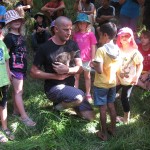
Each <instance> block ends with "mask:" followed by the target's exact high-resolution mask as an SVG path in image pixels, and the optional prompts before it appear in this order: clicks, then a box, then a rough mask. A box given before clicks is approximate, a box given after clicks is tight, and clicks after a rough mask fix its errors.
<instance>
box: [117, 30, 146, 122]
mask: <svg viewBox="0 0 150 150" xmlns="http://www.w3.org/2000/svg"><path fill="white" fill-rule="evenodd" d="M117 45H118V46H119V48H120V53H121V57H122V59H121V60H122V64H121V67H120V68H119V71H118V73H117V76H118V79H119V80H118V81H119V85H118V86H117V88H116V92H118V91H119V90H120V89H122V92H121V102H122V106H123V110H124V117H117V121H119V122H120V121H121V122H124V123H129V119H130V104H129V98H130V95H131V91H132V88H133V85H136V84H137V82H138V79H139V76H140V74H141V72H142V69H143V63H142V62H143V56H142V55H141V53H140V52H139V51H138V47H137V45H136V43H135V40H134V36H133V32H132V30H131V29H130V28H128V27H124V28H122V29H120V30H119V32H118V37H117Z"/></svg>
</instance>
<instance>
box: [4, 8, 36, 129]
mask: <svg viewBox="0 0 150 150" xmlns="http://www.w3.org/2000/svg"><path fill="white" fill-rule="evenodd" d="M5 21H6V22H5V23H6V25H7V27H9V33H8V34H7V35H6V37H5V38H4V42H5V44H6V46H7V48H8V49H9V54H10V59H9V65H10V71H11V73H12V86H13V102H14V111H13V114H14V115H21V117H20V120H21V121H22V122H23V123H24V124H25V125H27V126H35V125H36V123H35V122H33V121H32V120H31V119H30V118H29V117H28V115H27V113H26V112H25V109H24V104H23V99H22V94H23V80H24V79H25V77H26V71H27V51H26V46H25V41H24V38H23V36H22V35H21V34H20V30H21V27H22V24H23V18H22V17H20V16H19V14H18V13H17V11H15V10H9V11H7V12H6V14H5Z"/></svg>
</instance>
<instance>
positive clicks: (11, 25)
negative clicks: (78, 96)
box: [0, 0, 150, 143]
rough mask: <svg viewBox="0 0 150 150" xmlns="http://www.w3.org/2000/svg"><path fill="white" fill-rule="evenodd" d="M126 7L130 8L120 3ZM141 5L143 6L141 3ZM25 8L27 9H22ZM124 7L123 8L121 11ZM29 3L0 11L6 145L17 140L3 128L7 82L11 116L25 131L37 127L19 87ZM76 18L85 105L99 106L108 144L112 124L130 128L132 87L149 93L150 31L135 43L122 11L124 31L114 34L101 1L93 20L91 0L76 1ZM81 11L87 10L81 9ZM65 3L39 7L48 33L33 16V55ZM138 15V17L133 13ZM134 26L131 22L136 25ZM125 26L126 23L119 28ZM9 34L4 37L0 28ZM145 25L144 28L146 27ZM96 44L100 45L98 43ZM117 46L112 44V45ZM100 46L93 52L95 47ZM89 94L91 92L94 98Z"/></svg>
mask: <svg viewBox="0 0 150 150" xmlns="http://www.w3.org/2000/svg"><path fill="white" fill-rule="evenodd" d="M121 3H123V4H124V5H125V6H128V5H129V0H127V2H125V1H122V2H121ZM140 4H141V5H143V2H142V1H141V3H140ZM24 5H25V6H24ZM134 5H136V8H139V7H140V6H139V4H137V2H136V4H134ZM125 6H124V7H125ZM32 7H33V2H32V1H31V0H28V1H27V2H25V1H20V2H19V3H18V4H17V5H16V8H15V9H14V10H8V11H7V12H6V8H5V7H4V6H0V119H1V123H2V129H1V131H2V132H3V134H1V133H0V142H1V143H5V142H7V141H8V139H10V140H13V139H14V138H15V137H14V135H13V134H12V132H11V131H10V130H9V128H8V127H7V94H8V89H9V85H10V83H11V84H12V87H13V92H12V99H13V106H14V107H13V115H14V116H19V117H20V121H21V122H23V123H24V124H25V125H26V126H35V125H36V123H35V122H34V121H33V120H32V119H31V118H30V117H29V116H28V114H27V112H26V111H25V108H24V104H23V97H22V95H23V83H24V80H25V79H26V74H27V48H26V41H25V38H24V37H23V35H22V28H23V24H24V21H25V19H24V16H25V11H26V10H27V11H28V12H30V11H31V8H32ZM74 7H75V9H76V10H77V18H76V21H75V22H74V29H75V30H74V31H73V32H72V36H71V37H72V40H73V41H75V42H76V43H77V44H78V47H79V50H80V57H81V59H82V69H83V73H84V80H85V96H86V100H88V101H90V102H91V101H94V105H95V106H97V107H99V111H100V124H101V129H100V130H99V131H98V132H97V133H96V134H97V136H98V137H99V138H100V139H101V140H103V141H106V140H107V139H108V138H107V132H108V133H110V134H111V135H112V136H114V135H115V134H116V122H118V121H119V122H123V123H125V124H128V123H129V121H130V103H129V99H130V96H131V92H132V89H133V86H134V85H138V86H140V87H142V88H143V89H145V90H150V61H149V60H150V31H148V30H144V31H142V33H141V36H140V41H138V43H136V39H135V37H134V32H135V31H136V30H137V28H136V26H135V23H134V27H133V30H134V32H133V30H132V25H133V22H132V21H131V28H129V27H128V25H127V22H128V21H126V20H127V16H125V15H124V14H123V13H125V14H126V12H124V11H123V8H124V7H122V9H121V10H122V11H121V15H122V16H123V17H122V24H121V25H122V26H121V28H120V29H119V31H118V32H117V26H116V25H115V23H112V22H114V21H112V19H113V18H114V17H115V8H114V7H113V6H110V5H109V0H103V1H102V6H101V7H100V8H99V9H98V11H97V15H96V19H94V10H95V7H94V4H93V3H91V2H90V1H85V0H77V1H76V2H75V6H74ZM81 7H85V8H86V9H85V8H84V9H82V8H81ZM64 9H65V4H64V2H63V1H62V0H51V1H50V2H49V3H47V4H46V5H45V6H43V7H42V9H41V10H42V11H43V12H47V13H48V15H49V18H48V20H51V21H52V22H51V26H50V28H51V31H50V32H49V28H48V26H47V24H46V16H45V14H44V13H42V12H38V13H37V14H35V16H34V19H35V24H34V31H33V33H32V35H31V39H32V40H31V45H32V48H33V50H34V51H35V52H37V51H38V50H40V49H38V48H39V46H40V45H42V44H43V43H45V42H46V41H48V40H50V39H51V38H50V37H51V36H55V32H56V31H57V30H56V29H55V21H53V20H54V19H56V18H57V17H59V16H60V15H64ZM136 14H137V13H136ZM88 15H92V17H93V21H95V20H96V21H97V23H98V24H99V26H98V28H97V30H96V32H97V33H96V34H97V35H98V37H96V35H95V34H94V33H93V32H91V31H90V30H89V25H91V24H93V22H91V20H90V17H89V16H88ZM134 21H135V20H134ZM123 23H124V24H123ZM4 26H5V28H7V29H8V33H7V34H6V35H5V36H4V34H3V32H2V29H3V28H4ZM147 26H148V25H147ZM97 41H98V42H97ZM115 41H116V42H115ZM98 44H100V45H101V46H100V47H99V48H98V49H96V48H97V45H98ZM92 71H94V72H95V77H94V88H93V90H91V87H92V82H91V72H92ZM79 81H80V74H76V75H75V85H74V86H75V88H79V83H80V82H79ZM119 90H121V96H120V97H121V102H122V107H123V111H124V116H123V117H120V116H117V113H116V110H115V106H114V101H115V97H116V93H117V92H118V91H119ZM91 93H93V98H92V95H91ZM107 107H108V109H109V113H110V119H111V126H110V127H107V125H106V122H107V119H106V118H107V117H106V112H107Z"/></svg>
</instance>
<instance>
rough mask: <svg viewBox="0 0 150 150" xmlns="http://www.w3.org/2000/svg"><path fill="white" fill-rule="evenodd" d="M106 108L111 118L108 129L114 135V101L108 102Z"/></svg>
mask: <svg viewBox="0 0 150 150" xmlns="http://www.w3.org/2000/svg"><path fill="white" fill-rule="evenodd" d="M108 108H109V113H110V118H111V128H110V129H109V132H110V133H111V134H112V135H113V136H114V135H115V130H116V110H115V106H114V103H108Z"/></svg>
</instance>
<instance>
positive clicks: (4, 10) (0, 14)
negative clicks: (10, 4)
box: [0, 5, 6, 21]
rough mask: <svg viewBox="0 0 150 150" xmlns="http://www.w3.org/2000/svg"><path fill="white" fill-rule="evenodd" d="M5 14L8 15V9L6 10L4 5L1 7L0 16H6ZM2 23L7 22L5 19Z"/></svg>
mask: <svg viewBox="0 0 150 150" xmlns="http://www.w3.org/2000/svg"><path fill="white" fill-rule="evenodd" d="M5 13H6V8H5V6H2V5H1V6H0V16H4V15H5ZM1 21H5V20H4V18H2V20H1Z"/></svg>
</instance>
